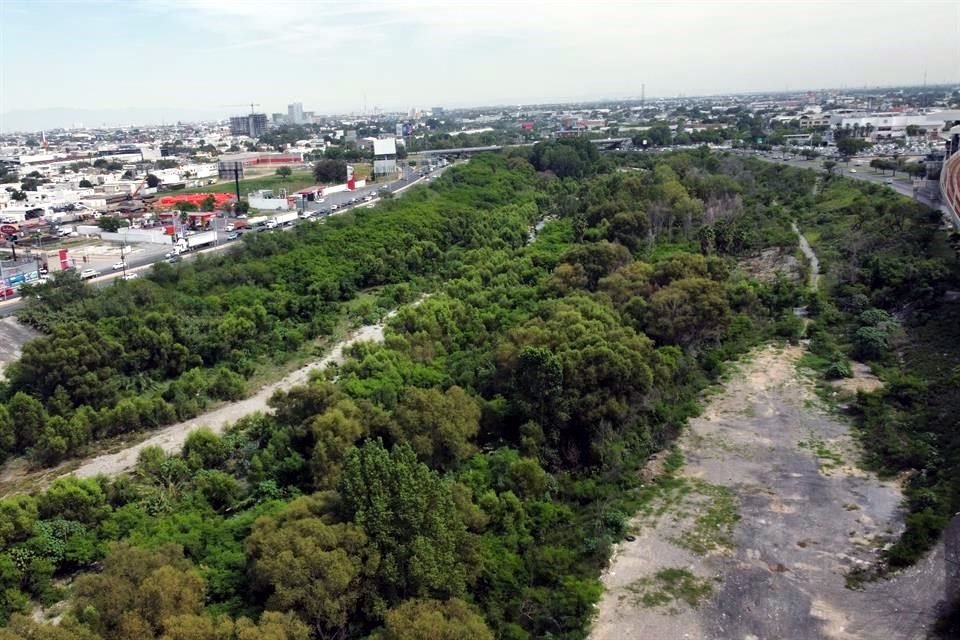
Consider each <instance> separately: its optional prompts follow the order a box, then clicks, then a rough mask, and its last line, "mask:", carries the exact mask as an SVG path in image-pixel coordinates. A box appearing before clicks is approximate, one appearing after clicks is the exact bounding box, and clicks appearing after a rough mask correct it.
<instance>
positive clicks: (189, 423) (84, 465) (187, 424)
mask: <svg viewBox="0 0 960 640" xmlns="http://www.w3.org/2000/svg"><path fill="white" fill-rule="evenodd" d="M425 298H426V296H424V297H421V298H420V299H419V300H417V301H415V302H413V303H411V306H415V305H418V304H419V303H420V302H422V301H423V300H424V299H425ZM396 313H397V311H396V310H394V311H391V312H390V313H388V314H387V315H386V316H385V317H384V319H383V321H382V322H380V323H378V324H372V325H366V326H363V327H360V328H359V329H357V330H355V331H353V332H352V333H351V334H350V335H349V336H347V337H346V338H344V339H343V340H341V341H340V342H338V343H337V344H336V345H335V346H334V347H333V348H332V349H331V350H330V352H329V353H328V354H327V355H326V356H324V357H323V358H321V359H320V360H318V361H316V362H314V363H311V364H309V365H307V366H305V367H302V368H300V369H297V370H296V371H294V372H292V373H290V374H289V375H287V376H286V377H284V378H282V379H281V380H279V381H277V382H274V383H272V384H268V385H266V386H264V387H262V388H261V389H260V390H259V391H258V392H257V393H256V394H254V395H252V396H250V397H249V398H245V399H243V400H240V401H237V402H232V403H230V404H227V405H224V406H222V407H220V408H218V409H215V410H213V411H209V412H207V413H204V414H203V415H200V416H197V417H196V418H192V419H190V420H186V421H184V422H180V423H177V424H172V425H170V426H168V427H164V428H163V429H160V430H158V431H156V432H155V433H154V434H153V435H151V436H150V437H149V438H147V439H146V440H143V441H142V442H139V443H137V444H134V445H131V446H129V447H126V448H124V449H122V450H120V451H117V452H115V453H107V454H103V455H99V456H95V457H92V458H88V459H86V460H83V461H81V462H80V464H79V466H77V462H76V461H68V462H65V463H63V464H62V465H60V466H59V467H55V468H51V469H43V470H39V471H29V470H27V469H26V468H25V465H22V464H21V465H18V466H10V465H8V466H7V468H6V469H4V470H3V471H4V473H3V474H2V476H0V486H3V485H7V486H18V487H22V486H25V485H26V483H28V482H29V483H30V484H31V485H36V486H39V485H42V484H45V483H47V482H50V481H52V480H53V479H55V478H57V477H59V476H63V475H74V476H78V477H81V478H88V477H92V476H96V475H100V474H103V475H108V476H110V475H117V474H120V473H123V472H125V471H129V470H130V469H132V468H133V466H134V465H135V464H136V463H137V457H138V456H139V455H140V451H142V450H143V449H144V448H146V447H152V446H159V447H160V448H162V449H163V450H164V451H167V452H174V451H179V449H180V448H181V447H182V446H183V443H184V441H185V440H186V438H187V435H188V434H189V433H190V432H191V431H193V430H194V429H197V428H199V427H209V428H210V429H211V430H213V431H214V432H215V433H220V432H222V431H223V430H224V429H226V427H227V425H229V424H231V423H233V422H236V421H237V420H239V419H240V418H242V417H243V416H245V415H249V414H251V413H254V412H256V411H266V410H267V409H268V407H267V400H269V399H270V396H272V395H273V393H274V392H275V391H277V390H278V389H287V388H289V387H293V386H296V385H298V384H303V383H304V382H306V381H307V379H308V378H309V377H310V373H311V372H313V371H314V370H317V369H323V368H325V367H327V366H328V365H330V364H341V363H342V362H343V361H344V353H343V352H344V351H345V350H346V349H347V348H349V347H350V346H351V345H353V344H356V343H357V342H381V341H382V340H383V334H384V328H385V325H386V321H387V320H389V319H390V318H392V317H393V316H394V315H396ZM71 465H72V466H73V468H72V469H71V468H70V467H71Z"/></svg>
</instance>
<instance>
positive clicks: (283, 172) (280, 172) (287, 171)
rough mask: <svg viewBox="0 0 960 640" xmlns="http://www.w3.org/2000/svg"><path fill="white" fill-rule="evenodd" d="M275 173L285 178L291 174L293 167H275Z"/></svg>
mask: <svg viewBox="0 0 960 640" xmlns="http://www.w3.org/2000/svg"><path fill="white" fill-rule="evenodd" d="M276 174H277V175H278V176H280V177H281V178H283V179H287V178H289V177H290V176H291V175H293V169H291V168H290V167H280V168H278V169H277V171H276Z"/></svg>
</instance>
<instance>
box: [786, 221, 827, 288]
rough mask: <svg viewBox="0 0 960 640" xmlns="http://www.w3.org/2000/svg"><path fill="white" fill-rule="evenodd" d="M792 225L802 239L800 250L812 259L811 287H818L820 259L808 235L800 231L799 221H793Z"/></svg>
mask: <svg viewBox="0 0 960 640" xmlns="http://www.w3.org/2000/svg"><path fill="white" fill-rule="evenodd" d="M790 226H791V227H793V232H794V233H795V234H797V239H798V240H799V241H800V251H802V252H803V255H805V256H806V257H807V260H809V261H810V283H809V285H810V288H811V289H816V288H817V285H818V284H819V283H820V260H819V259H818V258H817V254H815V253H814V252H813V248H812V247H811V246H810V243H809V242H807V238H806V236H804V235H803V233H801V232H800V227H798V226H797V223H796V222H791V223H790Z"/></svg>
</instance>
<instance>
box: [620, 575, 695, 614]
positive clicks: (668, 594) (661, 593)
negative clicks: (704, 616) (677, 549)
mask: <svg viewBox="0 0 960 640" xmlns="http://www.w3.org/2000/svg"><path fill="white" fill-rule="evenodd" d="M627 590H628V591H630V592H631V593H633V594H634V595H635V600H634V602H635V603H636V604H639V605H641V606H643V607H646V608H648V609H653V608H656V607H663V606H667V605H674V604H679V603H684V604H686V605H688V606H690V607H696V606H698V605H699V604H700V603H701V602H703V601H704V600H706V599H707V598H709V597H710V594H712V593H713V581H712V580H710V579H709V578H698V577H697V576H695V575H693V574H692V573H690V571H688V570H687V569H679V568H675V567H670V568H666V569H660V570H659V571H657V572H656V573H655V574H653V575H652V576H647V577H644V578H640V579H639V580H635V581H633V582H632V583H630V584H629V585H628V586H627ZM671 613H679V611H678V610H677V609H675V608H672V609H671Z"/></svg>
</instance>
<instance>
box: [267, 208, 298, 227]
mask: <svg viewBox="0 0 960 640" xmlns="http://www.w3.org/2000/svg"><path fill="white" fill-rule="evenodd" d="M298 217H299V216H298V214H297V212H296V211H287V212H286V213H278V214H277V215H275V216H273V222H274V223H275V226H278V227H282V226H284V225H288V224H293V223H294V222H296V220H297V218H298Z"/></svg>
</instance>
